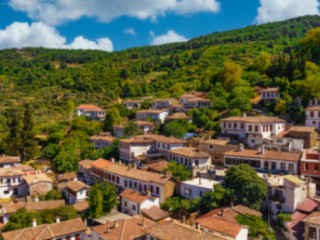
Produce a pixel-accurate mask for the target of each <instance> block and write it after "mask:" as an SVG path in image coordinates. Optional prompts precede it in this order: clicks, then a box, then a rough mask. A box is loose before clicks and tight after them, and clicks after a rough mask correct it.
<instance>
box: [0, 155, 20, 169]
mask: <svg viewBox="0 0 320 240" xmlns="http://www.w3.org/2000/svg"><path fill="white" fill-rule="evenodd" d="M20 164H21V160H20V157H19V156H17V157H11V156H5V155H2V157H0V168H8V167H14V166H18V165H20Z"/></svg>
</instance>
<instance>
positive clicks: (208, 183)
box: [181, 178, 221, 190]
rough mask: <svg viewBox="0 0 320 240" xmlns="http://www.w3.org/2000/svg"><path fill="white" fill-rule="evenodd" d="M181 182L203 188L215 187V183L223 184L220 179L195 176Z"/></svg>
mask: <svg viewBox="0 0 320 240" xmlns="http://www.w3.org/2000/svg"><path fill="white" fill-rule="evenodd" d="M181 184H186V185H191V186H196V187H201V188H207V189H211V190H212V189H213V187H214V185H218V184H221V183H220V182H219V181H215V180H211V179H206V178H194V179H190V180H188V181H184V182H182V183H181Z"/></svg>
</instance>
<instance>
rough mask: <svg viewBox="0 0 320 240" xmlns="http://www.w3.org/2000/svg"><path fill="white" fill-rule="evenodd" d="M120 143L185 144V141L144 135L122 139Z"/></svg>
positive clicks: (155, 135)
mask: <svg viewBox="0 0 320 240" xmlns="http://www.w3.org/2000/svg"><path fill="white" fill-rule="evenodd" d="M119 141H120V142H123V143H153V142H163V143H176V144H182V143H185V142H186V141H185V140H181V139H178V138H174V137H165V136H162V135H157V134H144V135H139V136H135V137H130V138H126V139H120V140H119Z"/></svg>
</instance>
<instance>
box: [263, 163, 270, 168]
mask: <svg viewBox="0 0 320 240" xmlns="http://www.w3.org/2000/svg"><path fill="white" fill-rule="evenodd" d="M264 169H265V170H268V169H269V162H264Z"/></svg>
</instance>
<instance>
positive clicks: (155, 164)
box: [146, 159, 169, 172]
mask: <svg viewBox="0 0 320 240" xmlns="http://www.w3.org/2000/svg"><path fill="white" fill-rule="evenodd" d="M168 163H169V162H168V161H167V160H164V159H159V160H155V161H149V162H147V163H146V165H147V167H148V169H149V170H153V171H157V172H162V171H163V170H164V169H165V168H167V167H168Z"/></svg>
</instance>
